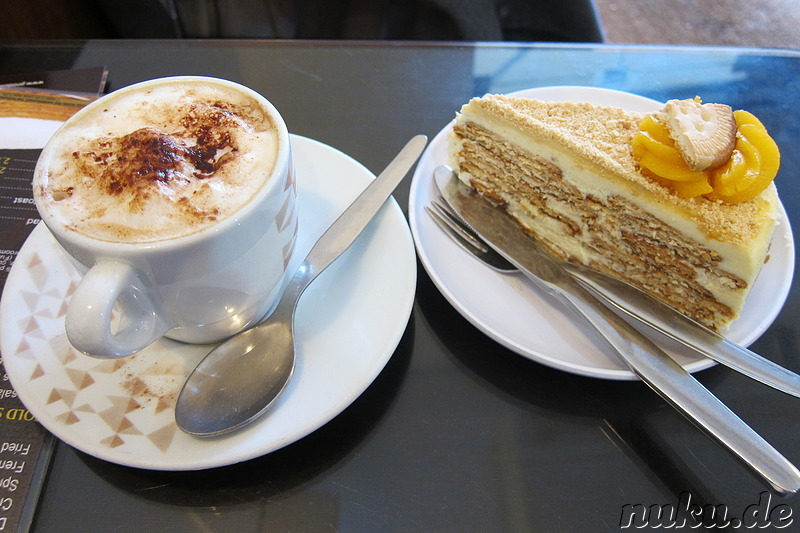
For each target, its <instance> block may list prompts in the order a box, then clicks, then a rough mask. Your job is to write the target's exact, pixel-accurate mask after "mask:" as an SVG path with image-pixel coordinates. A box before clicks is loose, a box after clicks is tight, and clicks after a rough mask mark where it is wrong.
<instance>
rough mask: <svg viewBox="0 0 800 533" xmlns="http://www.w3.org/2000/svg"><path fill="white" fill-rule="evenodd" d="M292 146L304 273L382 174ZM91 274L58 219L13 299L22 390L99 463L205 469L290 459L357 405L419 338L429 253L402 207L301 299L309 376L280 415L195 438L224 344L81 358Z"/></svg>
mask: <svg viewBox="0 0 800 533" xmlns="http://www.w3.org/2000/svg"><path fill="white" fill-rule="evenodd" d="M292 149H293V154H294V159H295V165H296V168H297V175H298V194H299V202H300V206H301V207H300V223H299V227H300V235H299V237H298V242H297V251H296V253H295V260H294V262H295V264H294V266H295V267H296V266H297V264H299V261H300V260H302V259H303V258H304V257H305V255H306V253H307V252H308V250H309V249H310V248H311V245H312V244H313V242H314V241H315V240H316V239H317V238H318V237H319V235H321V234H322V232H323V231H324V229H325V228H326V227H327V226H329V225H330V224H331V223H332V222H333V220H335V218H336V217H337V216H338V214H339V213H340V212H341V211H343V210H344V208H345V207H347V206H348V205H349V204H350V202H351V201H352V200H353V199H355V197H356V196H357V195H358V193H360V192H361V190H363V188H364V187H365V186H366V185H367V184H368V183H369V181H370V180H371V179H373V178H374V176H373V174H372V173H371V172H370V171H369V170H367V169H366V168H365V167H363V166H362V165H361V164H359V163H358V162H356V161H354V160H353V159H351V158H350V157H348V156H346V155H345V154H343V153H341V152H339V151H337V150H335V149H333V148H331V147H328V146H326V145H324V144H321V143H319V142H316V141H312V140H310V139H306V138H303V137H299V136H294V135H293V136H292ZM253 275H254V276H257V275H258V272H253ZM78 279H79V277H78V275H77V273H76V272H75V271H74V270H73V268H72V267H71V266H70V265H69V263H68V262H67V261H66V259H65V258H64V256H63V254H62V252H61V250H60V249H59V248H58V247H57V245H56V243H55V241H54V239H53V238H52V236H51V234H50V233H49V232H48V230H47V228H46V227H45V226H44V224H40V225H39V226H37V227H36V229H34V231H33V233H32V234H31V235H30V237H29V238H28V240H27V241H26V242H25V244H24V246H23V248H22V250H21V251H20V253H19V255H18V257H17V259H16V261H15V263H14V266H13V268H12V270H11V272H10V273H9V276H8V280H7V282H6V286H5V290H4V293H3V299H2V302H0V350H1V351H2V354H3V362H4V363H5V368H6V371H7V373H8V375H9V377H10V378H11V381H12V384H13V386H14V389H15V390H16V391H17V394H18V395H19V397H20V398H21V400H22V401H23V403H24V404H25V406H26V407H27V408H28V409H29V410H30V412H31V413H32V414H33V415H34V416H35V417H36V418H37V419H38V421H39V422H41V423H42V424H43V425H44V426H45V427H46V428H47V429H48V430H50V431H51V432H52V433H54V434H55V435H56V436H57V437H59V438H60V439H62V440H63V441H65V442H66V443H68V444H70V445H72V446H74V447H75V448H77V449H79V450H82V451H84V452H86V453H88V454H90V455H93V456H95V457H99V458H101V459H105V460H107V461H112V462H114V463H119V464H122V465H128V466H133V467H139V468H148V469H156V470H195V469H201V468H210V467H216V466H223V465H228V464H232V463H236V462H239V461H244V460H247V459H251V458H254V457H258V456H261V455H264V454H267V453H269V452H272V451H274V450H277V449H279V448H281V447H283V446H286V445H287V444H290V443H292V442H294V441H296V440H298V439H300V438H302V437H304V436H306V435H308V434H309V433H311V432H312V431H314V430H316V429H317V428H319V427H321V426H322V425H323V424H325V423H327V422H328V421H330V420H331V419H332V418H333V417H335V416H336V415H337V414H339V413H340V412H341V411H342V410H344V409H345V408H346V407H347V406H348V405H350V403H351V402H353V401H354V400H355V399H356V398H357V397H358V396H359V395H360V394H361V393H362V392H363V391H364V390H365V389H366V388H367V387H368V386H369V385H370V383H372V381H373V380H374V379H375V377H376V376H377V375H378V373H379V372H380V371H381V370H382V369H383V367H384V366H385V365H386V363H387V362H388V360H389V358H390V357H391V356H392V354H393V353H394V351H395V349H396V347H397V344H398V343H399V341H400V338H401V337H402V335H403V333H404V332H405V329H406V325H407V323H408V319H409V316H410V314H411V308H412V304H413V301H414V292H415V289H416V257H415V254H414V245H413V241H412V239H411V234H410V232H409V228H408V224H407V223H406V220H405V217H404V216H403V213H402V211H401V209H400V207H399V206H398V205H397V203H396V202H395V201H394V200H392V201H391V202H389V203H387V205H385V206H384V207H383V208H382V210H381V212H379V213H378V215H377V216H376V218H375V219H374V220H373V221H372V222H371V223H370V225H369V227H368V228H367V229H366V230H365V232H364V233H363V234H362V235H361V236H360V237H359V238H358V240H357V241H356V242H355V243H354V244H353V246H352V247H351V248H350V249H349V250H348V251H347V252H345V254H344V255H343V256H342V257H341V258H339V259H338V260H337V261H336V262H335V263H334V264H333V265H331V266H330V267H329V269H328V270H326V271H325V272H323V273H322V274H321V275H320V277H319V278H318V279H317V280H316V281H315V282H314V283H313V284H312V285H311V286H310V287H309V288H308V290H307V291H306V293H305V294H304V296H303V298H302V299H301V300H300V304H299V307H298V312H297V318H296V333H297V340H298V342H297V347H298V361H297V368H296V370H295V374H294V378H293V379H292V381H291V382H290V383H289V385H288V387H287V389H286V391H285V392H284V393H283V395H282V396H281V397H280V398H279V399H278V400H277V403H276V405H275V407H274V408H273V409H271V410H270V411H269V412H268V413H267V414H266V415H265V416H264V417H263V418H262V419H260V420H259V421H257V422H256V423H254V424H253V425H251V426H249V427H247V428H245V429H244V430H242V431H240V432H238V433H235V434H233V435H230V436H228V437H223V438H217V439H199V438H195V437H191V436H188V435H186V434H184V433H182V432H181V431H180V430H179V429H178V427H177V426H176V425H175V421H174V403H175V398H176V397H177V393H178V392H179V390H180V387H181V386H182V385H183V382H184V379H185V378H186V376H187V375H188V373H189V371H190V370H191V369H192V368H194V366H195V365H196V363H197V362H198V361H199V360H200V359H201V358H202V357H203V356H204V355H205V354H206V353H207V352H208V351H209V349H210V348H211V347H210V346H192V345H187V344H180V343H177V342H174V341H170V340H167V339H165V340H162V341H158V342H157V343H155V344H154V345H152V346H150V347H148V348H147V349H146V350H143V351H142V352H141V353H139V354H137V355H135V356H132V357H128V358H123V359H117V360H107V361H104V360H99V359H92V358H90V357H86V356H83V355H80V354H79V353H77V352H76V351H75V350H73V349H72V348H71V347H70V346H69V344H68V342H67V340H66V337H65V334H64V311H65V299H66V298H67V297H68V296H69V294H71V292H72V290H73V289H74V286H75V283H76V281H77V280H78Z"/></svg>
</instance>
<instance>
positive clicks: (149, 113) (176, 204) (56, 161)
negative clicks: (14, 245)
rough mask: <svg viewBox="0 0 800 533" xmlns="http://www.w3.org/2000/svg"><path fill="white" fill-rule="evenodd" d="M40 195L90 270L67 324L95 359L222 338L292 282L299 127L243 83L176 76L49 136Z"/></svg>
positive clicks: (59, 236) (100, 106)
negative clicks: (292, 130)
mask: <svg viewBox="0 0 800 533" xmlns="http://www.w3.org/2000/svg"><path fill="white" fill-rule="evenodd" d="M33 190H34V199H35V201H36V207H37V209H38V210H39V213H40V216H41V217H42V221H43V222H44V223H45V224H46V226H47V228H48V229H49V230H50V232H51V233H52V234H53V236H54V237H55V239H56V240H57V241H58V243H59V244H60V245H61V247H62V248H63V250H64V251H65V252H66V254H67V256H68V257H69V258H70V260H71V262H72V264H74V265H75V267H76V268H77V269H78V270H79V271H80V272H81V273H82V274H83V277H82V279H81V281H80V282H79V284H78V286H77V288H76V289H75V291H74V293H73V294H72V297H71V299H70V301H69V302H68V309H67V313H66V319H65V320H66V323H65V326H66V333H67V337H68V338H69V341H70V343H71V344H72V345H73V346H74V347H75V348H76V349H78V350H80V351H81V352H83V353H86V354H88V355H92V356H95V357H122V356H126V355H130V354H133V353H135V352H137V351H139V350H141V349H143V348H145V347H147V346H148V345H150V344H151V343H153V342H154V341H156V340H158V339H159V338H160V337H162V336H167V337H169V338H172V339H175V340H179V341H183V342H188V343H210V342H215V341H219V340H222V339H224V338H226V337H229V336H231V335H233V334H235V333H237V332H239V331H241V330H242V329H245V328H247V327H249V326H251V325H253V324H254V323H256V322H257V321H258V320H259V319H260V318H262V317H263V316H264V315H265V314H266V313H267V312H268V311H269V310H270V308H271V307H272V306H273V305H274V303H275V301H276V300H277V297H278V296H279V294H280V292H281V290H282V288H283V282H284V280H285V278H286V271H287V266H288V264H289V261H290V260H291V257H292V253H293V250H294V244H295V240H296V237H297V205H296V195H297V193H296V185H295V177H294V167H293V163H292V155H291V147H290V143H289V133H288V131H287V128H286V125H285V123H284V121H283V119H282V118H281V116H280V114H279V113H278V111H277V110H276V109H275V107H274V106H273V105H272V104H271V103H270V102H269V101H267V100H266V99H265V98H264V97H263V96H261V95H260V94H258V93H256V92H255V91H253V90H251V89H249V88H247V87H244V86H242V85H239V84H237V83H233V82H230V81H226V80H220V79H215V78H206V77H197V76H181V77H171V78H162V79H156V80H151V81H146V82H142V83H138V84H135V85H131V86H129V87H126V88H123V89H120V90H117V91H114V92H113V93H110V94H109V95H107V96H104V97H102V98H100V99H99V100H97V101H95V102H93V103H91V104H89V105H88V106H86V107H85V108H84V109H82V110H80V111H79V112H78V113H76V114H75V115H73V116H72V117H71V118H70V119H69V120H68V121H67V122H66V123H65V124H64V125H63V126H62V127H61V128H60V129H59V130H58V131H57V132H56V133H55V134H54V135H53V137H52V138H51V139H50V141H49V142H48V143H47V145H46V146H45V148H44V150H43V151H42V154H41V156H40V158H39V161H38V163H37V165H36V170H35V172H34V179H33Z"/></svg>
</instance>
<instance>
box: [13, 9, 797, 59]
mask: <svg viewBox="0 0 800 533" xmlns="http://www.w3.org/2000/svg"><path fill="white" fill-rule="evenodd" d="M5 6H6V9H5V10H4V11H5V12H4V16H3V17H0V38H6V39H36V38H45V39H53V38H56V39H57V38H67V39H70V38H74V39H95V38H112V39H113V38H187V39H190V38H221V39H226V38H245V39H378V40H384V39H391V40H457V41H567V42H607V43H645V44H697V45H722V46H755V47H767V48H792V49H800V1H798V0H305V1H303V0H6V1H5Z"/></svg>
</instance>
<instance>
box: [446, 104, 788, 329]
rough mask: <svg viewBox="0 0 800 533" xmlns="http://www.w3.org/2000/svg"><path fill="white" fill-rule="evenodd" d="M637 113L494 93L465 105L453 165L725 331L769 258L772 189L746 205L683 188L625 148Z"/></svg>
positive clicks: (579, 249) (564, 245)
mask: <svg viewBox="0 0 800 533" xmlns="http://www.w3.org/2000/svg"><path fill="white" fill-rule="evenodd" d="M642 117H643V115H641V114H638V113H631V112H626V111H624V110H622V109H618V108H610V107H601V106H594V105H591V104H579V103H545V102H540V101H535V100H527V99H521V98H514V97H506V96H494V95H487V96H485V97H483V98H480V99H473V100H472V101H471V102H470V103H468V104H467V105H465V106H464V107H463V108H462V110H461V112H460V113H459V114H458V116H457V119H456V121H455V124H454V128H453V132H452V133H451V139H450V164H451V166H453V168H455V169H456V170H457V171H458V175H459V178H460V179H461V180H462V181H464V182H465V183H467V184H469V185H471V186H472V187H474V188H475V189H477V190H478V191H479V192H481V193H482V194H483V195H484V196H486V197H487V198H489V199H491V200H492V201H493V202H495V203H498V204H500V205H503V206H504V207H505V208H506V209H507V211H508V212H509V213H510V214H511V215H513V216H514V217H515V218H516V219H517V220H518V221H519V223H520V224H521V225H522V226H523V227H524V228H525V229H526V230H527V231H529V232H530V233H532V234H533V235H535V236H536V237H537V238H539V239H540V240H541V241H542V242H543V243H544V244H546V245H547V246H548V247H549V248H550V249H551V251H553V253H555V254H556V255H558V256H560V257H562V258H566V259H569V260H571V261H575V262H578V263H581V264H585V265H587V266H590V267H592V268H596V269H598V270H601V271H604V272H607V273H610V274H612V275H615V276H617V277H620V278H622V279H625V280H627V281H630V282H632V283H634V284H635V285H637V286H639V287H641V288H643V289H645V290H647V291H648V292H650V293H652V294H654V295H656V296H657V297H659V298H661V299H662V300H664V301H666V302H667V303H669V304H670V305H672V306H673V307H676V308H677V309H679V310H681V311H682V312H684V313H686V314H687V315H689V316H691V317H693V318H695V319H696V320H698V321H700V322H702V323H704V324H706V325H708V326H710V327H712V328H714V329H718V330H719V329H724V328H725V327H727V325H728V324H729V323H730V322H731V321H732V320H733V319H735V318H736V316H738V313H739V312H740V310H741V308H742V306H743V304H744V300H745V297H746V295H747V292H748V291H749V288H750V287H751V286H752V285H753V282H754V281H755V279H756V277H757V275H758V273H759V271H760V270H761V267H762V266H763V264H764V261H765V258H766V256H767V253H768V249H769V244H770V241H771V237H772V232H773V229H774V226H775V223H776V220H777V213H778V205H779V204H778V197H777V192H776V190H775V187H774V185H771V186H770V187H769V188H768V189H767V190H766V191H764V192H763V193H762V194H761V195H760V196H759V197H757V198H755V199H754V200H752V201H750V202H745V203H741V204H723V203H719V202H712V201H709V200H706V199H704V198H699V199H681V198H678V197H677V196H675V195H674V194H673V193H672V192H671V191H670V190H668V189H666V188H665V187H663V186H661V185H659V184H657V183H654V182H653V181H651V180H650V179H648V178H647V177H645V176H643V175H642V174H641V173H640V172H639V171H638V168H637V165H636V161H635V160H634V158H633V155H632V153H631V148H630V146H631V138H632V136H633V134H634V133H635V132H636V131H637V130H638V123H639V121H640V120H641V118H642Z"/></svg>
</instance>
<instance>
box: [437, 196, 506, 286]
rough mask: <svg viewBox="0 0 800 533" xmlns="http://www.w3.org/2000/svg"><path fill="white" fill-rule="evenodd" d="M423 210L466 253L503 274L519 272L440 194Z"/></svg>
mask: <svg viewBox="0 0 800 533" xmlns="http://www.w3.org/2000/svg"><path fill="white" fill-rule="evenodd" d="M425 211H427V212H428V214H429V215H430V216H431V217H432V218H433V221H434V222H435V223H436V225H438V226H439V228H441V229H442V231H444V232H445V234H447V235H448V236H449V237H450V238H451V239H452V240H453V242H455V243H456V244H457V245H459V246H460V247H461V248H463V249H464V250H465V251H467V252H468V253H471V254H472V255H474V256H475V257H477V258H478V260H480V261H481V262H483V263H484V264H485V265H486V266H488V267H489V268H491V269H493V270H496V271H497V272H501V273H504V274H511V273H516V272H519V269H518V268H517V267H515V266H514V265H512V264H511V262H510V261H509V260H508V259H506V258H505V257H503V256H502V255H500V254H499V253H498V252H497V251H496V250H495V249H494V248H492V247H491V246H489V245H488V244H486V242H485V241H484V240H483V239H482V238H481V237H480V236H479V235H478V234H477V233H475V232H474V231H473V230H472V228H470V227H469V226H468V225H467V224H465V223H464V222H463V221H462V220H461V218H460V217H459V216H458V215H457V214H456V213H455V212H454V211H453V210H452V209H451V208H450V206H449V205H447V202H446V201H445V199H444V198H443V197H442V195H441V194H440V195H439V196H438V197H437V198H436V199H435V200H431V203H430V204H429V205H426V206H425Z"/></svg>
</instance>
